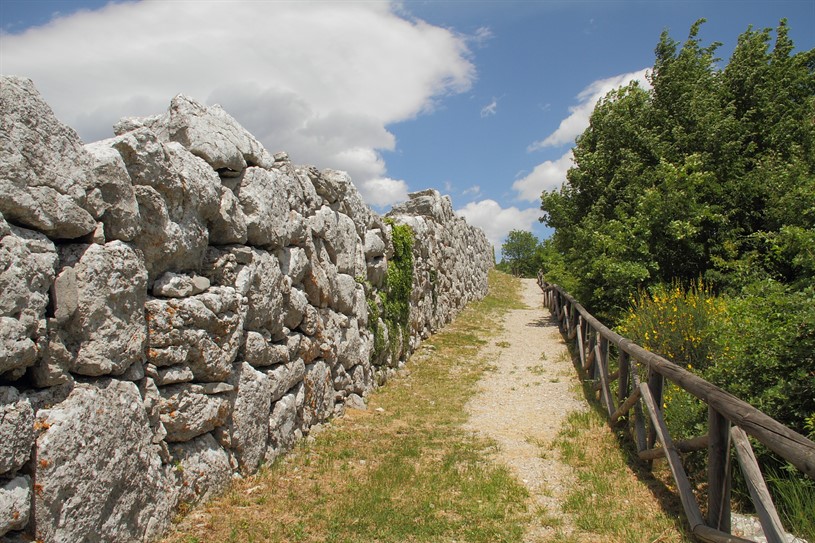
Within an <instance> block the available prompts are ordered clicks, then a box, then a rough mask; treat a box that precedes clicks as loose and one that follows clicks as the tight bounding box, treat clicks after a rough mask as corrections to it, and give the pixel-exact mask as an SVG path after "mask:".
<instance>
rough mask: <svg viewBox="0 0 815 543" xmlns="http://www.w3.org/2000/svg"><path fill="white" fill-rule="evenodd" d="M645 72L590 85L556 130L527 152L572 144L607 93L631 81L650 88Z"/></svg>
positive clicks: (643, 70) (586, 125) (530, 147)
mask: <svg viewBox="0 0 815 543" xmlns="http://www.w3.org/2000/svg"><path fill="white" fill-rule="evenodd" d="M646 72H647V69H645V68H643V69H642V70H639V71H636V72H631V73H627V74H621V75H616V76H614V77H609V78H608V79H600V80H597V81H595V82H593V83H591V84H590V85H589V86H588V87H586V88H585V89H583V90H582V91H580V94H578V95H577V101H578V104H577V105H575V106H571V107H570V108H569V116H568V117H566V118H565V119H563V120H562V121H561V122H560V126H558V128H557V130H555V131H554V132H552V133H551V134H549V135H548V136H547V137H546V138H544V139H542V140H539V141H536V142H534V143H532V144H531V145H530V146H529V147H528V148H527V150H528V151H537V150H538V149H543V148H545V147H557V146H560V145H563V144H565V143H568V144H571V143H574V140H575V138H576V137H577V136H579V135H580V134H582V133H583V131H584V130H586V128H587V127H588V126H589V118H590V117H591V112H592V111H594V106H595V105H596V104H597V102H598V101H600V99H601V98H602V97H603V96H605V95H606V94H608V93H609V91H612V90H614V89H616V88H619V87H621V86H623V85H627V84H628V83H629V82H630V81H633V80H636V81H638V82H639V84H640V86H641V87H643V88H650V83H648V80H647V79H646V78H645V73H646Z"/></svg>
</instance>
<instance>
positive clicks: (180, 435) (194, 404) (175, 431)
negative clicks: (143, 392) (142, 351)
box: [159, 383, 231, 442]
mask: <svg viewBox="0 0 815 543" xmlns="http://www.w3.org/2000/svg"><path fill="white" fill-rule="evenodd" d="M229 390H231V388H230V389H229ZM209 392H210V391H208V390H207V389H206V388H205V387H204V386H202V385H196V384H192V383H183V384H178V385H170V386H167V387H162V388H160V389H159V394H160V395H161V399H160V401H159V405H160V413H161V422H162V424H163V425H164V428H165V429H166V430H167V438H166V439H167V441H168V442H175V441H189V440H191V439H192V438H194V437H196V436H200V435H201V434H205V433H207V432H211V431H212V430H214V429H215V428H217V427H219V426H223V424H224V423H225V422H226V418H227V416H229V408H230V402H229V398H228V397H227V396H226V395H224V394H219V393H216V391H214V390H213V391H211V392H212V393H209Z"/></svg>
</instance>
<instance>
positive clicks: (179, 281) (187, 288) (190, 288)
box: [153, 272, 210, 298]
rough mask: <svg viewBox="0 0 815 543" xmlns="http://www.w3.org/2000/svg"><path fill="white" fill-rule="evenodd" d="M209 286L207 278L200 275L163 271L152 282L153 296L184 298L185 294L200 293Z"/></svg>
mask: <svg viewBox="0 0 815 543" xmlns="http://www.w3.org/2000/svg"><path fill="white" fill-rule="evenodd" d="M209 286H210V281H209V279H207V278H206V277H202V276H200V275H195V274H193V275H186V274H179V273H173V272H165V273H164V274H162V275H161V277H159V278H158V279H156V282H155V283H153V296H163V297H165V298H186V297H187V296H193V295H195V294H201V293H202V292H204V291H205V290H207V289H208V288H209Z"/></svg>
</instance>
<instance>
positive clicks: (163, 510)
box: [34, 379, 177, 542]
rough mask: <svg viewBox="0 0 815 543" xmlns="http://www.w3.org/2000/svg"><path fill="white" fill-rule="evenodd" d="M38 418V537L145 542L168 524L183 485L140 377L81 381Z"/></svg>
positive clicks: (39, 414)
mask: <svg viewBox="0 0 815 543" xmlns="http://www.w3.org/2000/svg"><path fill="white" fill-rule="evenodd" d="M37 418H38V421H39V423H38V427H39V428H42V429H43V432H42V434H40V436H39V437H38V438H37V442H36V455H37V475H36V483H37V485H36V490H35V492H34V515H35V518H34V525H35V537H36V538H37V539H38V540H42V541H46V542H52V541H146V540H151V539H153V538H155V537H157V536H158V535H159V534H161V533H162V532H163V531H164V530H165V529H166V528H167V526H168V525H169V523H170V520H171V518H172V515H173V509H174V507H175V504H176V500H177V490H175V486H174V485H173V476H172V474H171V468H170V466H168V465H163V464H162V462H161V459H160V457H159V452H158V447H157V446H156V445H155V444H154V443H153V440H152V437H153V433H152V431H151V429H150V424H149V421H148V417H147V413H146V412H145V410H144V407H143V403H142V398H141V396H140V395H139V390H138V388H137V387H136V385H135V384H133V383H128V382H124V381H117V380H112V379H102V380H99V381H97V382H96V383H95V384H77V385H76V386H75V388H74V389H73V391H72V392H71V394H70V395H69V396H68V398H67V399H65V400H64V401H63V402H61V403H59V404H57V405H55V406H54V407H52V408H50V409H43V410H40V411H39V413H38V415H37Z"/></svg>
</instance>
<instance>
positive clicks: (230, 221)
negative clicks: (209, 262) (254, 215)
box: [209, 186, 248, 245]
mask: <svg viewBox="0 0 815 543" xmlns="http://www.w3.org/2000/svg"><path fill="white" fill-rule="evenodd" d="M220 190H221V204H220V206H219V208H218V213H217V214H216V215H215V216H214V217H213V218H212V219H211V220H210V222H209V242H210V243H211V244H217V245H226V244H229V243H246V238H247V235H248V230H247V228H246V216H245V215H244V214H243V208H241V204H240V201H239V200H238V198H237V196H235V194H234V193H233V192H232V190H231V189H229V188H228V187H225V186H221V189H220Z"/></svg>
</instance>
